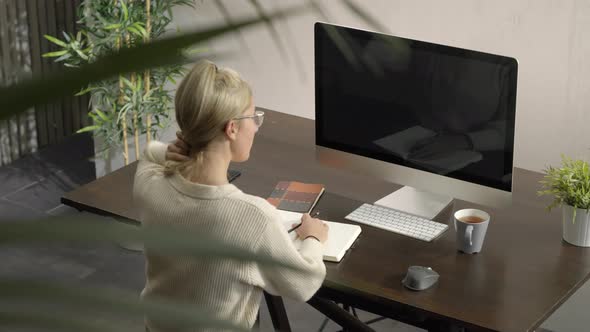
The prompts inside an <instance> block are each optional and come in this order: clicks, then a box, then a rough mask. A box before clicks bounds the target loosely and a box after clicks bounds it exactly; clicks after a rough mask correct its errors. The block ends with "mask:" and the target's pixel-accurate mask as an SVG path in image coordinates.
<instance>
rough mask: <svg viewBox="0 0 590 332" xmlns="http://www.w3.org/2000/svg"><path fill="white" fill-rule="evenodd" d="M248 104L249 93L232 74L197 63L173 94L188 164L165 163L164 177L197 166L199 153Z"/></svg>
mask: <svg viewBox="0 0 590 332" xmlns="http://www.w3.org/2000/svg"><path fill="white" fill-rule="evenodd" d="M251 101H252V90H251V89H250V86H249V85H248V83H247V82H246V81H244V80H243V79H242V78H241V77H240V75H239V74H238V73H237V72H235V71H234V70H231V69H228V68H218V67H217V66H216V65H215V64H214V63H213V62H211V61H207V60H201V61H199V62H197V63H196V64H195V65H194V66H193V68H192V69H191V70H190V72H189V73H188V74H187V75H186V76H185V77H184V78H183V80H182V82H180V85H179V86H178V89H177V90H176V98H175V100H174V106H175V109H176V122H177V123H178V126H179V127H180V130H181V131H182V135H183V137H184V140H185V141H186V142H187V143H188V144H189V145H190V146H191V151H190V154H189V156H190V157H191V159H190V160H188V161H186V162H180V163H179V162H171V161H168V162H166V170H165V174H166V175H171V174H173V173H175V172H177V171H182V170H184V169H185V168H187V167H189V166H191V165H192V164H194V163H195V162H198V160H199V158H200V156H201V152H202V151H203V150H204V149H205V148H206V147H207V146H208V145H209V143H211V142H212V141H213V140H214V139H215V138H216V137H218V136H219V135H221V134H222V133H223V131H224V128H225V125H226V124H227V123H228V122H229V121H230V120H231V119H233V118H235V117H238V116H240V115H241V114H243V113H244V111H245V110H246V109H248V107H250V103H251Z"/></svg>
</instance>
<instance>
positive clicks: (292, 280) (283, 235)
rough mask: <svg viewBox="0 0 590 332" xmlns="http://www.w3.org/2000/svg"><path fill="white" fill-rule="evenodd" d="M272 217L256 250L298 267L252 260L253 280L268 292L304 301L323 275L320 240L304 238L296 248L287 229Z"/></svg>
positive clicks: (324, 270) (316, 286) (313, 290)
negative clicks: (292, 267)
mask: <svg viewBox="0 0 590 332" xmlns="http://www.w3.org/2000/svg"><path fill="white" fill-rule="evenodd" d="M278 218H280V217H279V216H278V215H277V216H276V220H269V222H268V223H267V227H265V229H264V231H263V233H262V235H261V236H260V242H259V243H258V250H257V252H258V254H260V255H264V256H265V257H272V258H274V259H276V260H279V261H282V262H285V263H288V264H290V265H292V266H295V267H297V268H298V269H290V268H285V267H280V266H272V265H261V264H256V267H257V268H255V269H254V273H253V279H254V284H255V285H257V286H259V287H261V288H263V289H264V290H265V291H267V292H268V293H270V294H273V295H278V296H285V297H288V298H291V299H294V300H298V301H307V300H309V299H310V298H311V297H312V296H313V294H315V293H316V292H317V290H318V289H319V288H320V287H321V286H322V283H323V281H324V278H325V276H326V266H325V265H324V262H323V246H324V245H323V244H322V243H320V242H319V241H317V240H315V239H313V238H308V239H306V240H305V241H303V243H302V244H301V247H300V249H299V251H298V250H297V249H296V248H295V246H294V244H293V242H292V241H291V239H290V238H289V235H288V233H287V231H286V230H285V229H284V228H283V227H282V225H280V223H279V221H278Z"/></svg>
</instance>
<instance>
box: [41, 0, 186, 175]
mask: <svg viewBox="0 0 590 332" xmlns="http://www.w3.org/2000/svg"><path fill="white" fill-rule="evenodd" d="M176 6H193V2H192V1H191V0H166V1H163V0H85V1H83V2H82V3H81V5H80V7H79V8H78V19H79V21H78V23H79V24H80V31H79V32H78V33H77V34H76V35H75V36H74V35H72V34H67V33H63V40H61V39H58V38H56V37H54V36H45V38H47V39H48V40H49V41H51V42H53V43H54V44H56V45H57V46H59V47H60V48H61V49H60V50H58V51H55V52H50V53H46V54H45V55H44V57H56V58H57V59H56V61H57V62H61V63H63V64H64V65H65V66H68V67H78V66H80V65H83V64H86V63H92V62H94V61H96V59H98V58H100V57H101V56H104V55H106V54H110V53H113V52H116V51H118V50H119V49H121V48H130V47H134V46H136V45H138V44H141V43H148V42H150V40H152V39H156V38H158V37H160V36H162V35H163V34H164V33H166V32H167V30H168V28H169V25H170V22H171V21H172V19H173V17H172V8H174V7H176ZM183 70H184V69H183V67H182V65H181V64H173V65H169V66H164V67H158V68H154V69H151V70H145V71H143V72H132V73H128V74H126V75H119V76H118V77H115V78H111V79H107V80H103V81H100V82H96V83H91V84H89V85H88V86H87V87H85V88H84V89H83V90H82V91H80V92H79V93H78V95H81V94H85V93H91V95H92V98H91V104H90V105H89V108H90V111H89V113H88V115H89V116H90V117H91V118H92V121H93V124H92V125H90V126H88V127H85V128H82V129H80V130H79V131H78V132H85V131H93V132H94V133H95V134H97V135H98V136H100V137H102V138H103V140H104V147H105V150H106V149H108V148H110V147H113V146H117V147H122V148H123V157H124V160H125V165H127V164H129V162H130V156H129V147H128V138H129V137H130V136H132V137H133V142H134V143H133V144H134V146H135V159H138V158H139V150H140V148H139V146H140V142H139V137H140V135H143V134H146V140H147V141H148V142H149V140H150V138H152V137H155V134H156V132H157V128H164V127H165V126H166V125H167V123H168V119H169V113H170V109H171V106H172V97H171V93H170V91H168V90H167V89H166V85H167V83H169V82H171V83H175V82H176V78H178V77H180V76H182V75H183Z"/></svg>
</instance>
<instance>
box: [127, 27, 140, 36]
mask: <svg viewBox="0 0 590 332" xmlns="http://www.w3.org/2000/svg"><path fill="white" fill-rule="evenodd" d="M127 31H130V32H131V33H133V34H134V35H136V36H139V37H143V34H142V33H141V31H139V30H137V28H136V27H134V26H128V27H127Z"/></svg>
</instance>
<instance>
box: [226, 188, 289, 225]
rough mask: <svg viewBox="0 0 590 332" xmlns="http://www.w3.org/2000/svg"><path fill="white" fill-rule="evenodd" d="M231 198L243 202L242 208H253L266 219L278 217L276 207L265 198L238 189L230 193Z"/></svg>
mask: <svg viewBox="0 0 590 332" xmlns="http://www.w3.org/2000/svg"><path fill="white" fill-rule="evenodd" d="M229 198H230V199H232V200H239V201H240V202H242V203H243V205H244V208H247V209H250V210H255V211H256V212H258V213H260V214H261V215H264V216H265V217H267V218H268V219H273V220H274V219H276V218H278V216H279V215H278V212H277V209H276V208H275V207H274V206H273V205H272V204H270V203H269V202H268V201H267V200H266V199H264V198H262V197H259V196H255V195H250V194H246V193H244V192H242V191H238V192H236V193H234V194H233V195H231V196H230V197H229Z"/></svg>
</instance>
